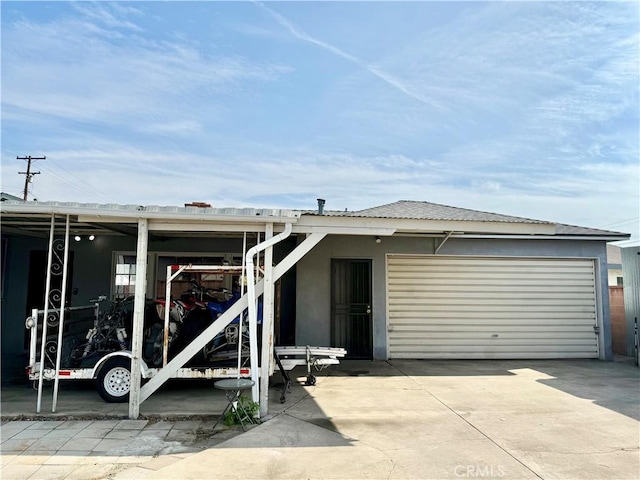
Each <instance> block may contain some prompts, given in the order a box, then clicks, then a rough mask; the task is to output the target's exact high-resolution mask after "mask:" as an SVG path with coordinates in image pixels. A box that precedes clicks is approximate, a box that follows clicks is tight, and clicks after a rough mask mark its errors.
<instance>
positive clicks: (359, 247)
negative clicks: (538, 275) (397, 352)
mask: <svg viewBox="0 0 640 480" xmlns="http://www.w3.org/2000/svg"><path fill="white" fill-rule="evenodd" d="M434 245H435V242H434V239H433V238H417V237H383V238H382V243H380V244H377V243H376V242H375V239H374V237H372V236H328V237H326V238H325V239H324V240H322V242H320V244H319V245H317V246H316V247H315V248H314V249H313V250H312V251H311V252H309V253H308V254H307V255H306V256H305V257H303V258H302V260H300V262H298V266H297V299H296V343H298V344H300V345H325V346H329V345H331V343H330V342H331V259H332V258H366V259H371V260H372V263H373V356H374V358H375V359H386V358H387V331H386V325H387V319H386V280H385V279H386V272H385V258H386V254H387V253H398V254H433V252H434ZM438 255H474V256H526V257H565V258H566V257H584V258H594V259H597V261H596V265H597V270H599V272H598V274H599V278H598V285H599V291H598V301H599V306H600V312H599V314H600V316H601V318H602V325H603V329H602V337H601V339H602V341H601V346H602V347H603V348H602V349H601V350H602V351H601V357H602V358H605V359H607V360H611V359H612V358H613V352H612V349H611V327H610V320H609V296H608V294H605V295H603V292H605V293H607V275H606V271H607V269H606V266H607V263H606V262H607V259H606V244H605V242H597V241H565V240H502V239H456V238H451V239H449V240H448V241H447V242H446V243H445V244H444V245H443V247H442V248H441V249H440V250H439V251H438Z"/></svg>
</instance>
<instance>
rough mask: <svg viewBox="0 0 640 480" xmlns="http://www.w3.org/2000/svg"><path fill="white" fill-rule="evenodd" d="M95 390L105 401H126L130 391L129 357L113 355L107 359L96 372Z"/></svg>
mask: <svg viewBox="0 0 640 480" xmlns="http://www.w3.org/2000/svg"><path fill="white" fill-rule="evenodd" d="M96 390H98V394H99V395H100V396H101V397H102V399H103V400H104V401H105V402H108V403H124V402H128V401H129V392H130V391H131V359H130V358H125V357H113V358H110V359H109V360H107V361H106V363H105V364H104V365H103V367H102V368H101V369H100V371H99V372H98V377H97V378H96Z"/></svg>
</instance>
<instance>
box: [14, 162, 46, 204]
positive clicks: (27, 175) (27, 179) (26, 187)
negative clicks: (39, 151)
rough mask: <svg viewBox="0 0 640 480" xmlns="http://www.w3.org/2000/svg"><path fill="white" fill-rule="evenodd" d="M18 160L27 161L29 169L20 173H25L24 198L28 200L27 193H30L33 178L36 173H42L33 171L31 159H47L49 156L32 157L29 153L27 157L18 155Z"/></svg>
mask: <svg viewBox="0 0 640 480" xmlns="http://www.w3.org/2000/svg"><path fill="white" fill-rule="evenodd" d="M16 159H18V160H26V161H27V171H26V172H18V173H19V174H20V175H24V176H25V177H24V193H23V198H24V201H25V202H26V201H27V195H28V194H29V184H30V183H31V179H32V178H33V176H34V175H40V172H32V171H31V161H32V160H46V159H47V157H32V156H31V155H28V156H26V157H16Z"/></svg>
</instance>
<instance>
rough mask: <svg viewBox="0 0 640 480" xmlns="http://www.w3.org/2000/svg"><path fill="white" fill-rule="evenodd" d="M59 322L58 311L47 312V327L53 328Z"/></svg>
mask: <svg viewBox="0 0 640 480" xmlns="http://www.w3.org/2000/svg"><path fill="white" fill-rule="evenodd" d="M59 323H60V314H59V313H58V312H49V313H48V314H47V327H51V328H55V327H57V326H58V324H59Z"/></svg>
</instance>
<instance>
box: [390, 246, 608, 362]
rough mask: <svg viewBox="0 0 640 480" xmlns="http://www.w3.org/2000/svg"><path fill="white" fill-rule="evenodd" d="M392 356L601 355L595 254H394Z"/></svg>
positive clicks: (498, 356)
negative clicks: (570, 256) (536, 256)
mask: <svg viewBox="0 0 640 480" xmlns="http://www.w3.org/2000/svg"><path fill="white" fill-rule="evenodd" d="M387 291H388V309H389V315H388V331H389V343H388V345H389V357H390V358H504V359H506V358H532V359H533V358H597V357H598V339H597V335H596V331H595V329H594V327H595V325H596V293H595V292H596V291H595V271H594V263H593V261H592V260H581V259H579V260H574V259H558V260H556V259H523V258H478V257H425V256H421V257H420V256H404V255H390V256H389V257H388V258H387Z"/></svg>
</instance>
